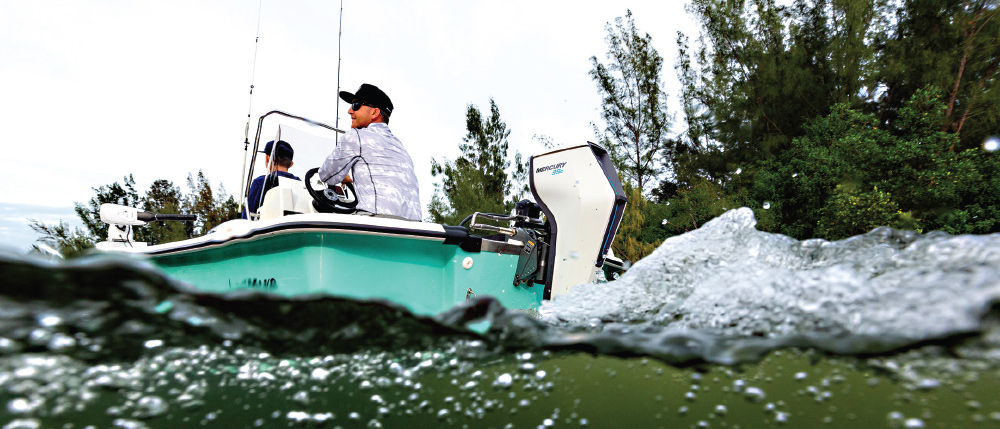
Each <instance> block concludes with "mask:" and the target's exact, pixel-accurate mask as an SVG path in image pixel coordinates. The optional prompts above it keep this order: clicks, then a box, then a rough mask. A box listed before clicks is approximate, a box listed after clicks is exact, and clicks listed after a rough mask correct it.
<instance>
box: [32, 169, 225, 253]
mask: <svg viewBox="0 0 1000 429" xmlns="http://www.w3.org/2000/svg"><path fill="white" fill-rule="evenodd" d="M188 186H189V188H190V189H191V194H189V195H182V194H181V192H180V189H179V188H177V187H176V186H174V184H173V183H172V182H170V181H169V180H156V181H154V182H153V184H152V185H151V186H150V187H149V190H148V191H146V194H145V195H143V196H142V197H140V196H139V194H138V192H136V190H135V179H134V178H133V177H132V175H128V176H126V177H125V178H124V180H123V181H122V183H118V182H115V183H112V184H110V185H104V186H100V187H97V188H93V190H94V192H95V193H96V195H95V196H94V197H93V198H91V199H90V200H89V201H88V202H87V204H81V203H76V204H75V211H76V214H77V217H79V218H80V220H81V221H82V222H83V225H84V228H82V229H81V228H71V227H70V225H69V224H68V223H66V222H63V221H60V222H59V223H58V224H56V225H52V226H50V225H46V224H44V223H42V222H40V221H38V220H35V219H29V220H28V221H29V226H30V227H31V228H32V229H33V230H34V231H35V232H36V233H37V234H39V238H38V240H37V241H38V244H36V245H34V246H33V247H34V249H35V251H39V252H41V251H42V250H41V247H40V246H39V245H44V246H49V247H51V248H53V249H55V250H57V251H58V252H60V253H61V254H62V255H63V256H64V257H74V256H79V255H81V254H83V253H85V252H86V251H87V250H88V249H90V248H92V247H94V245H95V243H97V242H99V241H104V240H105V239H106V238H107V231H108V225H107V224H105V223H104V222H103V221H101V217H100V208H101V204H104V203H111V204H119V205H124V206H128V207H137V208H141V209H142V210H146V211H150V212H154V213H161V214H171V213H194V214H197V215H198V217H199V221H198V222H197V224H196V225H195V224H191V223H186V222H153V223H150V224H148V225H146V226H143V227H139V228H135V229H134V234H135V240H136V241H143V242H148V243H150V244H161V243H167V242H171V241H177V240H184V239H187V238H191V237H194V236H196V235H199V234H201V233H202V231H205V232H207V231H209V230H211V228H214V227H215V226H216V225H218V224H220V223H222V222H225V221H227V220H230V219H235V218H237V217H239V213H238V212H237V210H236V201H235V200H234V199H233V197H232V196H227V195H226V192H225V189H223V188H222V187H221V186H220V187H219V196H218V197H213V192H212V187H211V184H210V183H209V182H208V179H206V178H205V176H204V174H203V173H202V172H200V171H199V172H198V176H197V180H196V179H195V178H194V177H193V176H191V175H188Z"/></svg>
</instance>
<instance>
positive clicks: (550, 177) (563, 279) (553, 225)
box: [530, 143, 627, 299]
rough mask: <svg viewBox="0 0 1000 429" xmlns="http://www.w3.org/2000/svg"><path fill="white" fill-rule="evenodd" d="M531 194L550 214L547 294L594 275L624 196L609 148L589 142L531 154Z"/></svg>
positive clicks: (561, 292) (606, 250) (615, 227)
mask: <svg viewBox="0 0 1000 429" xmlns="http://www.w3.org/2000/svg"><path fill="white" fill-rule="evenodd" d="M530 167H531V170H530V185H531V193H532V194H533V195H534V197H535V201H536V202H537V203H538V205H539V207H541V209H542V211H543V212H544V213H545V216H546V218H547V219H548V223H549V227H550V234H551V235H550V237H549V246H550V247H549V254H548V258H547V259H548V260H547V261H546V265H547V266H548V267H549V269H550V270H551V271H550V273H551V274H550V275H549V276H547V278H546V280H545V290H546V294H545V295H546V296H545V298H546V299H549V298H550V297H555V296H559V295H565V294H567V293H569V290H570V288H571V287H573V286H575V285H578V284H581V283H589V282H592V281H594V280H595V278H596V271H597V269H599V268H601V267H602V266H603V265H604V262H605V259H606V258H607V257H608V256H609V254H610V252H611V243H612V241H614V239H615V234H616V233H617V232H618V225H619V223H620V222H621V218H622V215H623V214H624V212H625V205H626V202H627V198H626V197H625V191H624V189H623V188H622V184H621V179H619V178H618V171H617V170H615V167H614V164H613V163H612V162H611V157H610V156H609V155H608V152H607V151H606V150H605V149H604V148H602V147H600V146H598V145H596V144H593V143H589V144H586V145H580V146H573V147H568V148H561V149H557V150H553V151H551V152H548V153H544V154H541V155H536V156H533V157H531V161H530Z"/></svg>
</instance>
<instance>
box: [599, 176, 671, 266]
mask: <svg viewBox="0 0 1000 429" xmlns="http://www.w3.org/2000/svg"><path fill="white" fill-rule="evenodd" d="M625 192H626V196H627V197H628V207H626V209H625V214H624V216H622V221H621V224H620V225H619V227H618V234H617V235H615V241H614V243H612V244H611V249H612V250H613V251H614V253H615V256H616V257H618V258H620V259H621V260H623V261H625V260H627V261H638V260H640V259H642V258H645V257H646V256H649V254H650V253H653V251H654V250H656V248H657V247H659V246H660V244H661V243H663V240H662V239H659V240H657V239H653V240H651V241H646V240H647V238H646V237H645V236H644V232H645V230H646V228H645V225H646V219H647V217H648V216H649V214H650V209H651V208H652V206H653V204H652V203H650V202H649V200H647V199H646V197H643V196H642V193H641V192H639V188H634V187H632V186H628V185H626V186H625Z"/></svg>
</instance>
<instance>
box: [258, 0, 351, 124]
mask: <svg viewBox="0 0 1000 429" xmlns="http://www.w3.org/2000/svg"><path fill="white" fill-rule="evenodd" d="M343 36H344V0H340V22H338V23H337V92H336V93H335V94H334V97H333V100H334V103H336V104H337V118H336V119H335V120H334V122H333V125H334V126H335V127H337V128H340V60H341V57H340V41H341V39H343ZM248 123H249V122H248ZM335 135H336V138H337V143H340V134H335Z"/></svg>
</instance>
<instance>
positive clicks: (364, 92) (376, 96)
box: [340, 83, 392, 116]
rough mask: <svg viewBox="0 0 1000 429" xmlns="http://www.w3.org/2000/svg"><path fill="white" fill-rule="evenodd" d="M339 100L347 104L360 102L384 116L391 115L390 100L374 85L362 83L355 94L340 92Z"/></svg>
mask: <svg viewBox="0 0 1000 429" xmlns="http://www.w3.org/2000/svg"><path fill="white" fill-rule="evenodd" d="M340 99H341V100H344V101H346V102H348V103H353V102H355V101H361V102H364V103H365V104H368V105H370V106H372V107H377V108H379V109H380V110H382V114H383V115H385V116H389V115H392V100H390V99H389V96H388V95H385V93H384V92H382V90H381V89H378V87H377V86H375V85H371V84H367V83H363V84H361V87H360V88H358V90H357V92H355V93H353V94H352V93H350V92H347V91H340Z"/></svg>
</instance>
